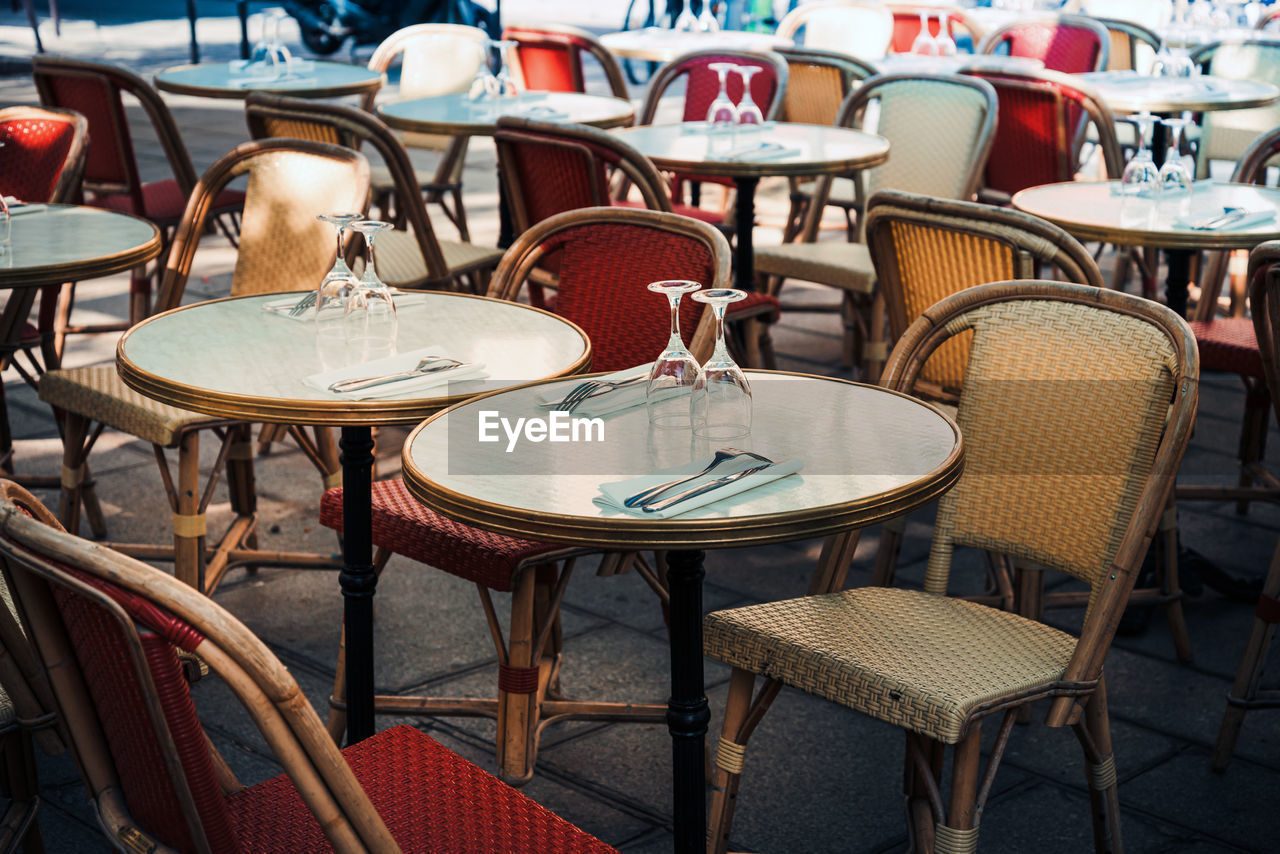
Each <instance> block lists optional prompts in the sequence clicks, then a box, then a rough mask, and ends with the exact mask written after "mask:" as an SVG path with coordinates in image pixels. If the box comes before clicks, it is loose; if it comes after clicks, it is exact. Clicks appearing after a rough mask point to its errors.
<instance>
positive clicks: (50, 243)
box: [0, 155, 160, 288]
mask: <svg viewBox="0 0 1280 854" xmlns="http://www.w3.org/2000/svg"><path fill="white" fill-rule="evenodd" d="M0 156H2V155H0ZM17 210H22V209H21V208H15V211H17ZM9 244H10V249H9V251H8V252H6V253H5V254H4V255H0V288H17V287H37V286H40V285H56V284H62V283H63V282H74V281H77V280H79V279H91V278H96V277H98V276H106V275H110V274H112V273H118V272H120V271H122V270H128V269H130V268H132V267H135V266H137V265H139V264H144V263H146V262H147V261H150V260H151V259H152V258H154V257H156V255H158V254H159V253H160V232H159V231H158V230H157V229H156V227H155V226H154V225H152V224H151V223H149V222H147V221H146V220H145V219H142V218H140V217H136V216H131V215H129V214H123V213H116V212H115V211H108V210H103V209H101V208H91V207H78V206H74V205H40V206H32V207H31V209H30V210H25V211H22V212H21V213H17V214H16V215H15V216H12V217H10V218H9Z"/></svg>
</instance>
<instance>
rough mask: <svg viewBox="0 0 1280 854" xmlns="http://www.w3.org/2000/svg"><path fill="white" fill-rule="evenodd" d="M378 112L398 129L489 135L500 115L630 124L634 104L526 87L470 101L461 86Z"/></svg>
mask: <svg viewBox="0 0 1280 854" xmlns="http://www.w3.org/2000/svg"><path fill="white" fill-rule="evenodd" d="M378 115H379V116H381V117H382V120H383V121H385V122H386V123H387V124H389V125H390V126H391V127H393V128H396V129H398V130H405V131H415V132H418V133H444V134H457V135H471V136H488V135H489V134H492V133H493V132H494V131H495V130H496V129H497V127H498V119H499V118H500V117H502V116H520V117H522V118H528V119H538V120H539V121H553V122H574V123H576V124H582V125H591V126H593V127H599V128H612V127H618V126H620V125H625V124H629V123H630V122H631V120H632V119H633V118H634V117H635V108H634V107H632V106H631V102H630V101H624V100H623V99H621V98H614V97H610V96H607V95H584V94H581V93H578V92H538V91H526V92H521V93H520V94H519V95H517V96H516V97H514V98H501V99H497V100H482V101H472V100H471V98H470V97H468V95H467V93H465V92H462V93H459V94H453V95H436V96H435V97H432V98H415V99H413V100H409V101H397V102H396V103H394V104H383V105H381V106H379V107H378Z"/></svg>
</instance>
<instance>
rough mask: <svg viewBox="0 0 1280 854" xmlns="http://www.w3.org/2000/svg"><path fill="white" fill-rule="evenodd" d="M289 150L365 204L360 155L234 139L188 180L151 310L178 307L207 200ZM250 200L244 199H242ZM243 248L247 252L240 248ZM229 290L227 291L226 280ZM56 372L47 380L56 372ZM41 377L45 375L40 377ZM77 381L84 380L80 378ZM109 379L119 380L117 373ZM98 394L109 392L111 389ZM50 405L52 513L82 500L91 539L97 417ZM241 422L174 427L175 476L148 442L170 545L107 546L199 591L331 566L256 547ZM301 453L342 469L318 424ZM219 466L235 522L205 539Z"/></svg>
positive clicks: (96, 509) (101, 532) (73, 511)
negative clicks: (170, 567)
mask: <svg viewBox="0 0 1280 854" xmlns="http://www.w3.org/2000/svg"><path fill="white" fill-rule="evenodd" d="M293 153H297V154H299V155H303V156H310V157H318V158H324V159H327V160H329V161H332V162H334V163H336V164H339V165H340V166H345V167H346V168H347V169H349V170H350V179H351V191H352V198H353V200H356V201H355V203H354V204H353V207H355V208H363V207H364V206H365V205H366V204H367V202H368V187H369V164H368V161H366V160H365V159H364V156H363V155H361V154H360V153H359V152H355V151H352V150H350V149H346V148H340V147H338V146H334V145H327V144H325V143H319V142H308V141H305V140H293V139H271V140H264V141H260V142H249V143H244V144H242V145H239V146H237V147H236V148H234V149H232V150H231V152H229V153H228V154H226V155H224V156H223V157H222V158H220V159H219V160H218V161H217V162H216V163H214V164H213V165H212V166H210V167H209V169H208V171H206V172H205V174H204V176H203V177H202V178H201V179H200V181H199V182H198V183H197V185H196V187H195V189H194V190H193V191H192V194H191V197H190V199H189V200H188V203H187V209H186V212H185V214H184V215H183V218H182V222H181V223H180V224H179V226H178V228H177V229H176V232H175V235H174V238H173V242H172V246H171V247H170V251H169V254H168V257H167V258H166V259H165V267H164V274H163V278H162V280H161V285H160V291H159V294H158V295H157V300H156V306H155V312H156V313H157V314H159V313H161V312H164V311H170V310H172V309H175V308H177V307H178V306H179V304H180V302H181V300H182V295H183V292H184V290H185V288H186V284H187V277H188V276H189V275H190V273H191V264H192V260H193V259H194V257H195V252H196V247H197V245H198V244H199V241H200V236H201V235H202V234H203V233H204V231H205V229H206V227H207V226H208V222H209V217H210V216H211V215H213V210H212V203H213V199H214V198H216V196H217V194H218V193H219V192H220V191H221V190H222V189H223V188H224V187H226V185H227V184H228V183H230V182H231V181H233V180H234V179H236V178H238V177H240V176H242V175H246V174H250V173H251V172H252V171H253V169H254V167H255V164H256V163H258V162H260V161H263V160H266V159H268V158H271V157H274V156H275V155H277V154H293ZM250 204H252V200H250ZM242 251H246V250H244V249H242ZM232 289H233V292H234V291H235V290H236V287H235V283H233V288H232ZM56 376H57V374H56V373H51V374H47V375H46V377H56ZM46 382H48V380H46ZM86 382H92V381H91V380H88V381H86ZM115 382H117V383H118V382H120V381H119V379H118V377H117V378H115ZM105 393H106V394H108V395H112V394H115V393H117V392H116V391H114V387H112V388H108V389H105ZM57 408H58V409H59V410H60V411H61V420H62V444H63V457H62V477H61V496H60V500H59V507H58V518H59V520H60V521H61V522H62V524H63V525H64V526H65V527H66V528H67V529H68V530H70V531H76V530H78V529H79V523H80V507H81V505H82V504H83V506H84V510H85V515H86V518H87V520H88V522H89V526H90V529H91V530H92V532H93V534H94V536H95V537H96V538H99V539H101V538H103V537H105V536H106V535H107V528H106V521H105V519H104V517H103V514H102V510H101V506H100V504H99V501H98V497H97V492H96V490H95V488H94V483H93V480H92V478H91V476H90V474H89V467H88V456H89V453H90V451H92V449H93V446H94V444H95V443H96V441H97V439H98V437H99V436H100V435H101V434H102V431H103V429H104V427H105V426H106V425H105V424H104V423H102V422H100V421H97V420H96V419H94V418H93V417H92V415H91V414H87V413H82V412H78V411H76V410H75V408H74V406H72V405H70V404H69V403H68V402H67V401H62V400H59V401H58V403H57ZM249 426H250V425H248V424H246V423H244V422H241V421H236V420H233V419H227V418H219V417H216V416H199V417H198V418H197V419H195V420H193V421H190V422H186V423H184V424H182V425H181V426H180V427H179V428H178V429H176V430H175V431H174V436H173V441H172V443H171V444H170V445H169V446H168V447H176V448H177V449H178V460H177V466H178V475H177V479H176V482H175V479H174V477H173V474H172V473H171V471H170V467H169V462H168V459H167V458H166V456H165V453H164V451H165V448H164V447H162V446H160V445H157V444H152V449H153V451H154V452H155V457H156V462H157V464H158V466H159V469H160V476H161V479H162V481H163V483H164V487H165V492H166V494H167V495H168V499H169V504H170V508H171V509H172V511H173V514H174V519H173V522H174V537H173V545H172V546H171V547H169V546H156V545H151V544H143V543H112V544H110V545H111V546H112V547H113V548H115V549H117V550H119V551H122V552H126V553H128V554H130V555H132V556H134V557H139V558H142V559H145V560H171V561H173V562H174V571H175V574H176V575H177V577H178V578H179V579H181V580H182V581H183V582H185V583H187V584H189V585H191V586H193V587H195V588H197V589H199V590H201V591H203V592H205V593H212V592H213V591H214V590H216V589H217V587H218V584H219V583H220V582H221V580H222V578H223V576H224V574H225V573H226V572H227V570H229V569H231V568H232V567H234V566H239V565H247V566H249V567H254V566H256V565H259V564H272V565H280V566H294V567H298V568H319V569H333V568H335V567H334V564H333V562H332V559H331V558H327V557H320V556H318V555H311V554H304V553H294V552H264V551H260V550H258V548H257V531H256V511H257V508H256V504H257V499H256V490H255V486H254V474H253V452H252V446H251V445H250V444H249ZM202 430H212V431H213V432H214V435H215V436H217V437H218V439H219V440H220V442H221V444H220V446H219V450H218V454H217V458H216V459H215V461H214V464H213V466H212V469H211V474H210V476H209V478H208V479H207V480H206V482H205V484H204V487H203V488H201V486H200V432H201V431H202ZM289 432H290V434H291V435H293V436H294V438H295V440H296V441H297V443H298V445H299V447H300V448H301V449H302V451H303V453H304V454H305V455H306V456H307V457H308V458H309V459H310V460H311V462H312V463H313V464H314V465H315V467H316V469H317V470H318V471H319V472H320V474H321V476H322V477H323V478H324V481H325V485H326V487H327V486H332V485H336V483H338V482H340V479H341V466H340V465H339V462H338V451H337V445H336V443H335V441H334V439H333V433H332V431H331V430H330V429H329V428H327V427H317V428H315V429H314V431H313V433H312V434H310V435H309V434H307V433H306V432H305V430H304V429H303V428H301V427H297V426H291V427H289ZM224 468H225V470H226V473H227V483H228V488H229V490H230V499H231V507H232V510H233V511H234V513H235V519H234V520H233V521H232V523H231V525H230V526H229V527H228V528H227V530H226V532H225V533H224V534H223V535H222V537H221V538H220V539H219V540H218V541H217V542H216V543H212V544H210V543H209V542H208V541H207V536H206V518H205V511H206V509H207V508H208V505H209V502H210V501H211V499H212V498H213V490H214V488H215V487H216V486H217V482H218V480H219V478H220V476H221V472H222V471H223V469H224Z"/></svg>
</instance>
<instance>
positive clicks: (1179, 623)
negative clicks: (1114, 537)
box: [1159, 492, 1193, 664]
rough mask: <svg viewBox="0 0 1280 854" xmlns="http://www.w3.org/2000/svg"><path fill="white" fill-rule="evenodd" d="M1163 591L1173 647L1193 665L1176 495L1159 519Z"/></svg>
mask: <svg viewBox="0 0 1280 854" xmlns="http://www.w3.org/2000/svg"><path fill="white" fill-rule="evenodd" d="M1159 543H1160V550H1159V551H1160V554H1159V558H1160V592H1161V594H1162V596H1163V597H1165V598H1166V600H1167V601H1166V602H1165V605H1164V610H1165V618H1166V619H1167V620H1168V621H1169V634H1170V635H1172V636H1173V648H1174V650H1175V651H1176V653H1177V655H1178V660H1179V661H1181V662H1182V663H1183V664H1190V663H1191V660H1192V658H1193V654H1192V650H1191V635H1190V634H1189V633H1188V632H1187V618H1186V615H1185V614H1183V612H1182V585H1181V583H1180V582H1179V579H1178V506H1177V504H1176V503H1175V502H1174V497H1173V493H1172V492H1171V493H1170V494H1169V503H1168V505H1167V506H1166V507H1165V510H1164V516H1163V518H1162V519H1161V520H1160V538H1159Z"/></svg>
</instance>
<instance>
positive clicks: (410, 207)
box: [245, 92, 502, 294]
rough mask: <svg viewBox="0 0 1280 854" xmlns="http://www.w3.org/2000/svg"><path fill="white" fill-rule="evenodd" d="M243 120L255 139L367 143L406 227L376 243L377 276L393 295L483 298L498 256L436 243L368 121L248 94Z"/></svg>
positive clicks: (395, 154)
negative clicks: (436, 292) (414, 292)
mask: <svg viewBox="0 0 1280 854" xmlns="http://www.w3.org/2000/svg"><path fill="white" fill-rule="evenodd" d="M245 119H246V121H247V122H248V125H249V134H250V135H251V136H253V137H254V138H255V139H263V138H267V137H295V138H299V139H312V140H317V141H319V142H328V143H336V144H338V145H344V146H346V147H348V148H353V149H359V148H361V146H362V144H363V143H368V144H369V146H370V147H372V148H373V149H374V150H375V151H377V152H378V155H379V156H380V157H381V158H382V160H383V162H384V163H385V164H386V168H387V169H389V170H390V175H391V184H392V187H393V188H394V192H395V196H396V209H397V211H398V212H399V215H400V218H401V219H402V220H403V222H404V223H405V224H406V225H407V226H408V230H405V229H402V228H396V229H394V230H388V231H385V232H383V233H382V234H381V235H379V236H378V277H379V278H380V279H382V280H383V281H385V282H386V283H387V284H389V285H393V286H395V287H398V288H431V289H440V288H448V289H459V288H463V289H466V290H469V291H470V292H471V293H481V294H482V293H484V291H485V288H486V287H487V286H488V282H489V274H490V273H491V272H492V271H493V268H494V267H497V266H498V262H499V261H501V260H502V250H501V249H494V248H493V247H489V246H476V245H475V244H473V243H468V242H465V241H457V240H439V239H437V238H436V233H435V230H434V229H433V228H432V227H431V218H430V217H429V216H428V215H427V207H426V204H425V203H424V202H423V200H422V196H421V195H420V194H419V192H418V185H417V182H416V179H415V178H414V172H413V164H412V162H411V161H410V160H409V153H408V152H407V151H405V148H404V145H402V144H401V143H400V140H399V139H397V138H396V135H395V134H394V133H392V131H391V129H390V128H389V127H387V126H386V125H385V124H383V123H382V121H381V120H380V119H378V118H377V117H376V116H373V115H371V114H369V113H366V112H364V111H362V110H357V109H355V108H354V107H346V106H343V105H341V104H326V103H317V102H316V101H313V100H305V99H301V98H282V97H280V96H277V95H269V94H267V93H265V92H253V93H250V95H249V97H248V98H246V99H245Z"/></svg>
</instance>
